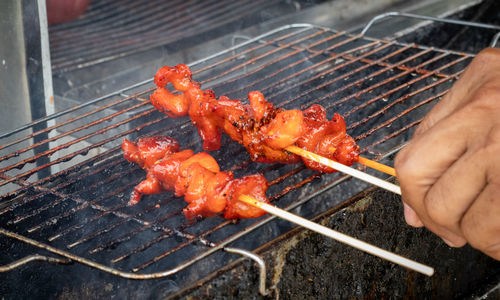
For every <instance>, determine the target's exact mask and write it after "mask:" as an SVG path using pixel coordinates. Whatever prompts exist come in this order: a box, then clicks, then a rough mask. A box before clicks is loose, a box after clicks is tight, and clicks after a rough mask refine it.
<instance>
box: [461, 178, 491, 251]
mask: <svg viewBox="0 0 500 300" xmlns="http://www.w3.org/2000/svg"><path fill="white" fill-rule="evenodd" d="M499 219H500V185H499V184H495V183H490V184H488V185H487V186H486V187H485V189H484V190H483V191H482V192H481V194H480V195H479V196H478V197H477V199H476V201H474V203H473V204H472V205H471V207H470V208H469V209H468V210H467V213H466V214H465V216H464V217H463V219H462V222H461V224H460V227H461V229H462V231H463V233H464V235H465V238H466V239H467V241H468V242H469V244H470V245H471V246H472V247H474V248H476V249H478V250H481V251H482V252H484V253H485V254H487V255H489V256H491V257H493V258H495V259H497V260H500V221H499Z"/></svg>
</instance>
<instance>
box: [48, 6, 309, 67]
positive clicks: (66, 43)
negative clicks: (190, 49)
mask: <svg viewBox="0 0 500 300" xmlns="http://www.w3.org/2000/svg"><path fill="white" fill-rule="evenodd" d="M296 5H299V6H308V5H311V3H300V4H296ZM295 9H297V8H296V7H295V6H294V5H292V4H291V3H283V2H281V1H275V0H274V1H265V0H256V1H253V0H244V1H238V2H234V1H229V0H224V1H217V0H209V1H182V0H175V1H163V0H152V1H147V2H144V1H142V2H141V1H135V0H119V1H116V0H114V1H110V0H102V1H92V2H91V4H90V6H89V8H88V11H87V12H86V13H85V15H83V17H82V18H79V19H77V20H75V21H72V22H69V23H63V24H56V25H51V26H50V28H49V31H50V32H49V33H50V35H49V36H50V44H51V56H52V66H53V70H54V71H55V72H61V71H70V70H74V69H78V68H83V67H88V66H92V65H96V64H99V63H103V62H106V61H111V60H114V59H116V58H118V57H122V56H126V55H130V54H134V53H139V52H142V51H145V50H148V49H152V48H155V47H159V46H165V45H172V44H173V43H174V42H175V43H176V45H175V46H174V47H179V49H182V48H186V45H188V43H190V42H191V43H193V42H194V41H196V42H197V43H198V42H199V41H200V40H204V39H207V38H208V37H209V36H210V37H211V38H215V37H217V36H220V35H222V34H224V33H228V32H227V31H228V30H229V29H230V28H232V29H231V30H233V31H234V30H236V29H239V28H244V27H246V26H248V25H249V24H252V23H254V22H255V20H253V19H252V18H254V17H255V16H259V17H263V18H266V16H265V14H266V13H262V12H265V11H270V10H277V11H280V12H281V13H287V12H292V11H294V10H295ZM195 37H196V38H195ZM190 40H192V41H190ZM180 41H182V42H183V44H179V42H180Z"/></svg>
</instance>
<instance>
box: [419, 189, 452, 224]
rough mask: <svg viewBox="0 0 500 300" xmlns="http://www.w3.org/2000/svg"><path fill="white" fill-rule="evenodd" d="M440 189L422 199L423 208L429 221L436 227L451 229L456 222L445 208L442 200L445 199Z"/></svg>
mask: <svg viewBox="0 0 500 300" xmlns="http://www.w3.org/2000/svg"><path fill="white" fill-rule="evenodd" d="M444 194H445V193H444V192H443V191H442V189H437V190H435V191H434V192H433V193H432V194H431V195H428V196H427V197H426V198H425V199H424V207H425V209H426V212H427V215H428V216H429V218H430V220H431V221H432V222H434V223H435V224H436V225H438V226H440V227H444V228H451V227H453V226H454V225H456V222H457V220H454V219H453V218H452V214H450V212H449V210H448V209H447V208H446V207H445V203H444V201H443V199H447V198H446V195H444Z"/></svg>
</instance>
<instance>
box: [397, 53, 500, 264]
mask: <svg viewBox="0 0 500 300" xmlns="http://www.w3.org/2000/svg"><path fill="white" fill-rule="evenodd" d="M395 167H396V173H397V177H398V180H399V182H400V184H401V190H402V194H403V202H404V204H405V209H404V212H405V218H406V222H407V223H408V224H410V225H412V226H415V227H421V226H425V227H427V228H428V229H429V230H431V231H432V232H434V233H435V234H437V235H438V236H440V237H441V238H442V239H443V240H444V241H445V242H446V243H447V244H448V245H450V246H454V247H461V246H463V245H465V244H466V243H469V244H470V245H471V246H472V247H474V248H477V249H479V250H481V251H483V252H484V253H485V254H487V255H489V256H491V257H493V258H495V259H498V260H500V49H486V50H483V51H482V52H481V53H479V54H478V55H477V56H476V58H474V59H473V61H472V62H471V64H470V65H469V66H468V67H467V69H466V70H465V72H464V73H463V74H462V76H461V77H460V79H459V80H458V81H457V82H456V83H455V84H454V86H453V87H452V88H451V89H450V91H449V92H448V93H447V94H446V95H445V96H444V97H443V99H442V100H441V101H440V102H439V103H438V104H437V105H436V106H435V107H434V108H433V109H432V110H431V111H430V113H429V114H428V115H427V116H426V117H425V118H424V120H423V121H422V123H421V124H420V126H419V127H418V129H417V130H416V131H415V134H414V137H413V139H412V140H411V141H410V143H409V145H408V146H407V147H405V148H404V149H403V150H402V151H401V152H400V153H399V154H398V156H397V157H396V161H395Z"/></svg>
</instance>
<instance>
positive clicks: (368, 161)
mask: <svg viewBox="0 0 500 300" xmlns="http://www.w3.org/2000/svg"><path fill="white" fill-rule="evenodd" d="M358 163H360V164H362V165H365V166H367V167H369V168H372V169H375V170H378V171H380V172H384V173H385V174H389V175H392V176H396V170H394V168H392V167H389V166H386V165H384V164H381V163H379V162H377V161H374V160H371V159H368V158H365V157H362V156H359V157H358Z"/></svg>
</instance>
